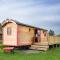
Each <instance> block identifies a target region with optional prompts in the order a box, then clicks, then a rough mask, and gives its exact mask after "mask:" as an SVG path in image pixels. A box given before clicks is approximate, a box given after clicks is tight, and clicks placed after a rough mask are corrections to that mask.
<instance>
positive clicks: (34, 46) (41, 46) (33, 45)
mask: <svg viewBox="0 0 60 60" xmlns="http://www.w3.org/2000/svg"><path fill="white" fill-rule="evenodd" d="M31 47H36V48H49V46H42V45H41V46H40V45H39V46H38V45H32V46H31Z"/></svg>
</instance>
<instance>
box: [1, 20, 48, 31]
mask: <svg viewBox="0 0 60 60" xmlns="http://www.w3.org/2000/svg"><path fill="white" fill-rule="evenodd" d="M7 23H14V24H18V25H23V26H27V27H31V28H35V29H39V30H45V31H47V30H46V29H42V28H38V27H34V26H31V25H28V24H23V23H20V22H18V21H16V20H13V19H6V20H4V21H3V22H2V26H5V25H6V24H7Z"/></svg>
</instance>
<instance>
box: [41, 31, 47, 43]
mask: <svg viewBox="0 0 60 60" xmlns="http://www.w3.org/2000/svg"><path fill="white" fill-rule="evenodd" d="M40 34H41V35H40V39H41V43H48V40H47V31H44V30H41V31H40Z"/></svg>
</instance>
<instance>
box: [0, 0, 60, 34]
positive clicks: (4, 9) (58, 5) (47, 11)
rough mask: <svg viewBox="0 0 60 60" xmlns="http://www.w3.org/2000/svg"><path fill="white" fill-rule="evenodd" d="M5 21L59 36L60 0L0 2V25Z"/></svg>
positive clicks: (5, 0)
mask: <svg viewBox="0 0 60 60" xmlns="http://www.w3.org/2000/svg"><path fill="white" fill-rule="evenodd" d="M6 19H13V20H17V21H19V22H21V23H24V24H28V25H32V26H35V27H39V28H44V29H47V30H50V29H52V30H54V31H55V34H60V0H0V23H1V22H3V20H6Z"/></svg>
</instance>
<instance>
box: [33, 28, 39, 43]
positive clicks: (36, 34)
mask: <svg viewBox="0 0 60 60" xmlns="http://www.w3.org/2000/svg"><path fill="white" fill-rule="evenodd" d="M39 38H40V35H39V32H38V29H36V30H35V41H34V43H39V42H40V39H39Z"/></svg>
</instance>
